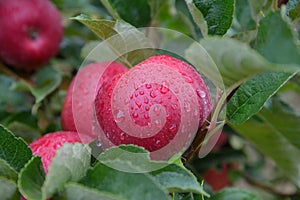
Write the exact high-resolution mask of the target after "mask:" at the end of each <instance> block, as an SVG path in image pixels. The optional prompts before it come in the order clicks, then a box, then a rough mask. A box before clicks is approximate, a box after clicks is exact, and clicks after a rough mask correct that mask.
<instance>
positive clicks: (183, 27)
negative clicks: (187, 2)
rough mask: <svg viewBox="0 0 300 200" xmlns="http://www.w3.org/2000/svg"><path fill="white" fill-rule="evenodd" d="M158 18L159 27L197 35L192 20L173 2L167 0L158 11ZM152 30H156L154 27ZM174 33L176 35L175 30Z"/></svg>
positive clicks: (192, 35)
mask: <svg viewBox="0 0 300 200" xmlns="http://www.w3.org/2000/svg"><path fill="white" fill-rule="evenodd" d="M161 2H163V1H161ZM183 3H184V2H183ZM174 11H175V12H174ZM156 18H157V21H158V22H159V27H162V28H167V29H171V30H174V31H179V32H180V33H183V34H186V35H188V36H191V37H195V35H196V33H195V30H194V27H193V24H192V22H191V21H190V20H189V19H188V17H187V16H186V15H184V14H183V13H182V12H181V11H179V10H178V9H177V8H176V5H174V3H173V2H170V1H166V2H165V3H164V4H163V5H162V8H161V9H160V10H159V12H158V13H157V16H156ZM150 30H151V29H150ZM152 31H154V30H153V29H152ZM154 32H155V31H154ZM173 33H174V34H175V35H176V33H175V32H173ZM176 36H177V35H176ZM176 36H175V37H176Z"/></svg>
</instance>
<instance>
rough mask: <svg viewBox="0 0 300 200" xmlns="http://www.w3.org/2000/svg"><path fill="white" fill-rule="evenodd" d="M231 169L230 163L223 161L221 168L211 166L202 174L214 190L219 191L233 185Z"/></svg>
mask: <svg viewBox="0 0 300 200" xmlns="http://www.w3.org/2000/svg"><path fill="white" fill-rule="evenodd" d="M229 169H230V164H228V163H223V164H222V166H221V169H216V168H213V167H212V168H209V169H207V170H206V171H205V172H204V173H203V174H202V177H203V179H204V181H205V182H206V183H207V184H208V185H210V186H211V188H212V190H213V191H214V192H218V191H220V190H222V189H223V188H225V187H229V186H231V185H232V182H231V180H230V177H229Z"/></svg>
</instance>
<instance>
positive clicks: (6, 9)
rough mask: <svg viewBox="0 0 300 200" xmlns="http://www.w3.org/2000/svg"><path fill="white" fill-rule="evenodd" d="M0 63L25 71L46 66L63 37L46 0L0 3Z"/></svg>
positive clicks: (53, 9)
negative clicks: (0, 61)
mask: <svg viewBox="0 0 300 200" xmlns="http://www.w3.org/2000/svg"><path fill="white" fill-rule="evenodd" d="M0 30H1V31H0V47H1V48H0V60H2V61H3V62H4V63H6V64H8V65H11V66H13V67H15V68H21V69H24V70H27V71H30V70H33V69H37V68H39V67H41V66H43V65H44V64H46V63H47V62H48V61H49V60H50V59H51V58H52V57H53V56H54V55H55V54H56V53H57V51H58V48H59V44H60V42H61V39H62V35H63V27H62V20H61V17H60V13H59V11H58V10H57V9H56V7H55V6H54V5H53V4H52V3H51V2H50V1H49V0H0Z"/></svg>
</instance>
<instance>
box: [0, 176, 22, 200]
mask: <svg viewBox="0 0 300 200" xmlns="http://www.w3.org/2000/svg"><path fill="white" fill-rule="evenodd" d="M0 197H1V200H19V199H20V195H19V194H18V190H17V185H16V184H15V183H14V182H13V181H11V180H9V179H6V178H3V177H0Z"/></svg>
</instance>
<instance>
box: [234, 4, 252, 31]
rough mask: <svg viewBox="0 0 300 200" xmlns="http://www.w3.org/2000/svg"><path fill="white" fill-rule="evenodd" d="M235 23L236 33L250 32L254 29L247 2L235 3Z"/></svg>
mask: <svg viewBox="0 0 300 200" xmlns="http://www.w3.org/2000/svg"><path fill="white" fill-rule="evenodd" d="M234 15H235V20H236V21H235V22H234V23H233V25H234V28H235V29H237V30H238V31H246V30H252V29H255V28H256V22H255V20H254V19H253V18H252V13H251V7H250V5H249V1H248V0H236V1H235V10H234Z"/></svg>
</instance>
